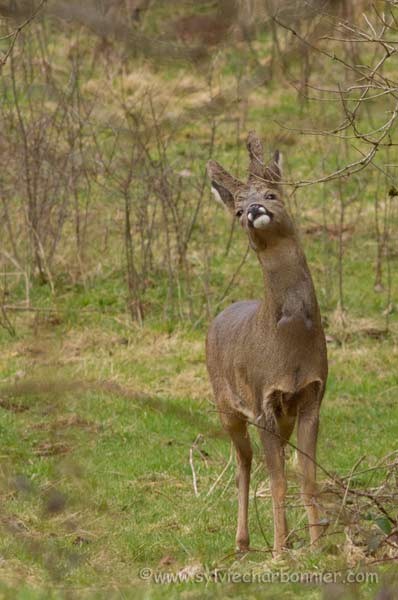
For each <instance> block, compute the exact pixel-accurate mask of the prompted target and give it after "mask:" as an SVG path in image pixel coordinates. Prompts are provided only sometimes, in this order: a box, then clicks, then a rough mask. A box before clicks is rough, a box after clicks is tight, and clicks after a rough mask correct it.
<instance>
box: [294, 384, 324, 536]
mask: <svg viewBox="0 0 398 600" xmlns="http://www.w3.org/2000/svg"><path fill="white" fill-rule="evenodd" d="M318 391H319V389H318V386H309V387H308V388H307V389H306V390H304V392H303V394H302V397H301V399H300V403H299V408H298V424H297V448H298V452H297V460H298V467H299V471H300V475H301V494H302V499H303V503H304V506H305V509H306V512H307V517H308V525H309V530H310V539H311V544H315V543H316V542H317V540H318V539H319V538H320V537H321V535H322V533H323V527H322V525H320V523H319V511H318V505H317V488H316V462H315V461H316V444H317V438H318V427H319V408H320V402H319V398H318V396H319V394H318Z"/></svg>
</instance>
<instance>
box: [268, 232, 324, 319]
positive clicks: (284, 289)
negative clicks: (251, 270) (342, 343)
mask: <svg viewBox="0 0 398 600" xmlns="http://www.w3.org/2000/svg"><path fill="white" fill-rule="evenodd" d="M257 255H258V259H259V261H260V265H261V268H262V271H263V277H264V287H265V298H264V301H263V303H262V309H261V315H262V317H263V319H265V320H266V322H267V325H273V326H274V327H279V325H288V324H289V321H292V322H295V323H297V321H300V322H301V321H302V323H303V324H304V326H305V327H306V328H308V329H310V328H311V327H312V326H313V325H314V324H315V323H316V322H318V311H319V309H318V305H317V301H316V297H315V292H314V287H313V283H312V278H311V275H310V272H309V269H308V265H307V261H306V259H305V256H304V252H303V250H302V249H301V246H300V244H299V241H298V240H297V238H296V236H294V237H292V238H286V239H284V240H281V241H279V242H278V244H276V245H270V246H268V247H267V248H266V249H265V250H262V251H260V252H258V253H257Z"/></svg>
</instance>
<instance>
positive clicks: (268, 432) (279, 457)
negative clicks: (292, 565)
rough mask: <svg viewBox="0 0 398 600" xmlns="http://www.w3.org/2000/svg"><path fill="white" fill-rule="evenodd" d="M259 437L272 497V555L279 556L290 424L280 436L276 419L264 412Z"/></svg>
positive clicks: (283, 533) (284, 524)
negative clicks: (286, 447) (285, 446)
mask: <svg viewBox="0 0 398 600" xmlns="http://www.w3.org/2000/svg"><path fill="white" fill-rule="evenodd" d="M260 426H261V429H260V437H261V441H262V444H263V448H264V454H265V463H266V465H267V469H268V473H269V478H270V487H271V495H272V509H273V516H274V554H275V555H279V554H280V553H281V552H282V550H283V549H284V548H285V547H286V538H287V521H286V511H285V497H286V489H287V484H286V475H285V456H284V445H285V441H284V440H285V439H288V437H289V436H290V434H291V431H292V429H293V427H292V423H290V426H289V427H288V428H287V429H286V431H284V434H285V436H287V438H284V437H283V436H282V433H281V432H280V430H279V429H280V428H279V425H278V418H277V416H276V415H275V414H274V412H273V410H272V409H271V408H270V410H266V411H265V414H264V417H263V420H262V422H261V424H260ZM293 426H294V423H293Z"/></svg>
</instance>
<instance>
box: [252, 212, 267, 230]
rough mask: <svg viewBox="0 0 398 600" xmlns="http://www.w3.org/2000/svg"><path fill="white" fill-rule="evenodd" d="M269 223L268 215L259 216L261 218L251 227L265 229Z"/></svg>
mask: <svg viewBox="0 0 398 600" xmlns="http://www.w3.org/2000/svg"><path fill="white" fill-rule="evenodd" d="M270 223H271V218H270V217H269V216H268V215H261V217H257V219H256V220H255V221H254V223H253V225H254V227H255V228H256V229H266V228H267V227H268V225H269V224H270Z"/></svg>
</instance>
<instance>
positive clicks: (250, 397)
mask: <svg viewBox="0 0 398 600" xmlns="http://www.w3.org/2000/svg"><path fill="white" fill-rule="evenodd" d="M247 148H248V151H249V157H250V166H249V176H248V181H247V183H243V182H241V181H239V180H238V179H236V178H235V177H233V176H232V175H230V174H229V173H227V172H226V171H225V170H224V169H223V168H222V167H221V165H219V164H218V163H217V162H216V161H213V160H211V161H209V162H208V165H207V170H208V174H209V176H210V179H211V186H212V191H213V193H214V195H215V196H216V199H217V200H219V201H222V203H223V204H224V205H225V206H226V208H227V209H228V210H229V211H230V212H231V213H232V215H233V216H234V217H235V218H236V219H238V221H239V223H240V224H241V226H242V227H243V229H244V230H245V231H246V233H247V235H248V238H249V243H250V246H251V248H252V249H253V250H254V251H255V253H256V254H257V257H258V260H259V262H260V265H261V269H262V272H263V278H264V285H265V297H264V298H263V300H261V301H254V300H250V301H245V302H236V303H235V304H232V305H231V306H230V307H228V308H226V309H225V310H224V311H223V312H222V313H220V314H219V315H218V316H217V317H216V318H215V319H214V321H213V322H212V324H211V326H210V328H209V331H208V335H207V342H206V362H207V369H208V372H209V376H210V380H211V384H212V387H213V391H214V396H215V400H216V404H217V409H218V412H219V415H220V418H221V422H222V424H223V426H224V428H225V429H226V431H227V432H228V433H229V435H230V436H231V438H232V441H233V444H234V446H235V449H236V455H237V463H238V471H237V486H238V528H237V534H236V543H237V548H238V550H240V551H247V550H248V549H249V532H248V523H247V517H248V499H249V483H250V470H251V461H252V449H251V445H250V438H249V434H248V430H247V425H248V423H250V422H252V423H254V424H256V425H257V426H258V428H259V432H260V437H261V442H262V445H263V448H264V454H265V462H266V465H267V468H268V471H269V477H270V487H271V493H272V505H273V516H274V553H275V555H277V554H279V553H280V552H281V551H282V550H283V548H284V547H285V546H286V538H287V523H286V517H285V507H284V501H285V494H286V477H285V470H284V446H285V444H286V442H287V441H288V440H289V438H290V436H291V434H292V431H293V429H294V425H295V422H296V418H297V422H298V424H297V448H298V457H297V458H298V466H299V469H300V472H301V494H302V499H303V502H304V504H305V508H306V511H307V516H308V521H309V530H310V538H311V543H312V544H313V543H315V542H316V541H317V539H318V538H319V537H320V535H321V534H322V531H323V527H322V525H321V523H320V522H319V515H318V507H317V501H316V483H315V479H316V463H315V452H316V443H317V434H318V422H319V409H320V404H321V400H322V397H323V393H324V390H325V384H326V379H327V370H328V367H327V354H326V342H325V335H324V332H323V328H322V324H321V317H320V313H319V307H318V303H317V299H316V296H315V290H314V286H313V282H312V279H311V275H310V272H309V269H308V265H307V261H306V259H305V256H304V253H303V250H302V249H301V246H300V242H299V239H298V234H297V232H296V230H295V227H294V225H293V222H292V220H291V218H290V216H289V214H288V212H287V210H286V208H285V205H284V203H283V200H282V190H281V185H280V183H281V177H282V173H281V157H280V154H279V152H278V151H277V152H275V155H274V157H273V160H272V161H271V163H270V164H269V165H268V166H265V165H264V159H263V147H262V144H261V141H260V139H259V138H258V137H257V136H256V134H255V133H254V132H250V133H249V136H248V140H247Z"/></svg>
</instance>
